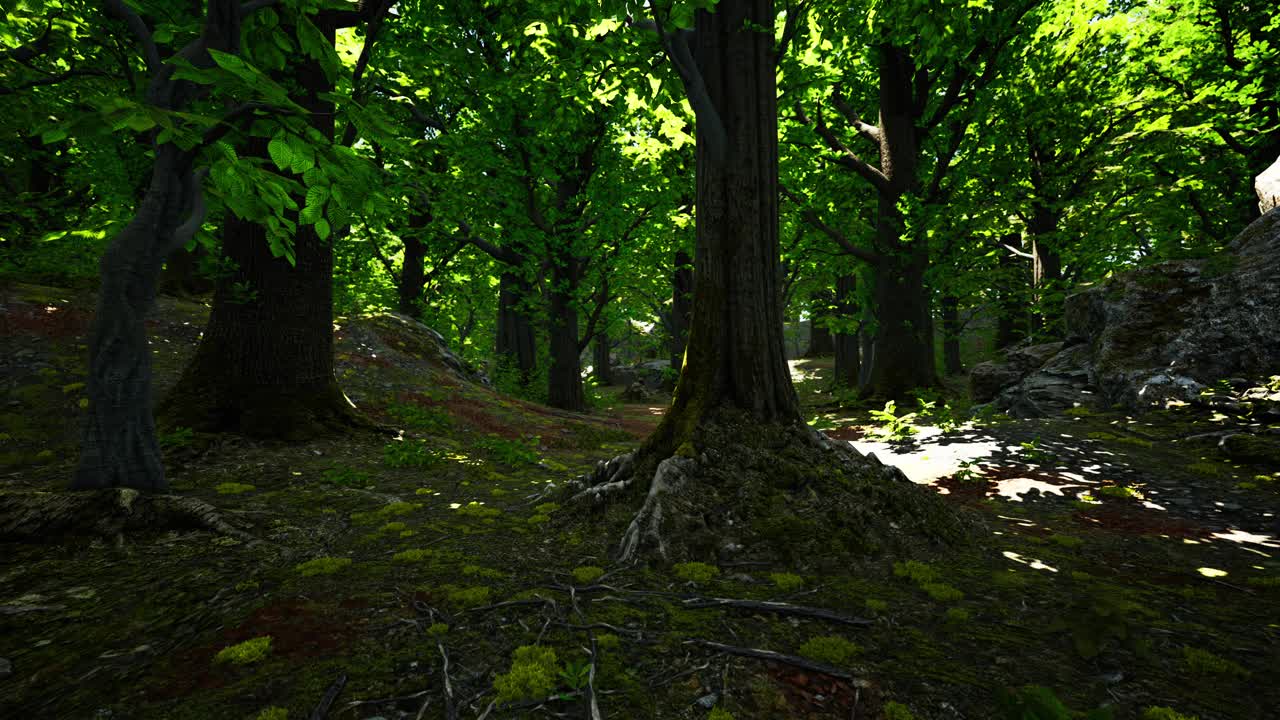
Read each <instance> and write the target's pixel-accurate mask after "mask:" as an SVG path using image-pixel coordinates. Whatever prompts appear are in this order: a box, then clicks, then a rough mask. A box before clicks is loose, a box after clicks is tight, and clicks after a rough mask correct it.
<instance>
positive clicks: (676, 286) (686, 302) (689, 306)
mask: <svg viewBox="0 0 1280 720" xmlns="http://www.w3.org/2000/svg"><path fill="white" fill-rule="evenodd" d="M692 312H693V258H691V257H689V253H687V252H685V251H684V250H677V251H676V257H675V269H674V270H673V271H672V272H671V338H670V341H671V367H672V368H673V369H675V370H679V369H680V366H681V365H683V364H684V348H685V345H686V344H687V343H688V342H689V318H690V315H691V314H692Z"/></svg>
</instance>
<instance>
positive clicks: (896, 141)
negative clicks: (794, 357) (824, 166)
mask: <svg viewBox="0 0 1280 720" xmlns="http://www.w3.org/2000/svg"><path fill="white" fill-rule="evenodd" d="M913 71H914V63H913V62H912V60H911V57H910V55H909V54H908V53H907V52H906V51H905V50H904V49H902V48H899V47H895V46H893V45H889V44H883V45H881V46H880V166H881V171H882V172H883V174H884V176H885V178H886V182H885V183H884V184H883V185H882V186H881V187H880V189H879V193H878V200H879V207H878V211H877V215H876V246H877V249H878V251H879V253H880V256H881V259H880V262H878V263H877V264H876V265H877V266H876V272H875V276H876V277H875V286H874V288H875V291H874V293H873V297H874V299H875V306H876V321H877V322H876V327H877V330H876V338H875V352H874V353H873V354H872V358H871V359H870V361H869V363H870V369H869V370H868V372H867V383H866V385H867V387H866V388H864V392H865V393H866V394H868V395H870V396H873V397H882V398H890V399H904V398H905V397H906V394H907V392H908V391H909V390H911V389H913V388H919V387H930V386H933V385H936V384H937V381H938V380H937V372H936V371H935V369H934V364H933V358H934V352H933V316H932V314H931V313H930V311H929V291H928V288H927V287H926V286H925V282H924V275H925V271H926V270H928V268H929V247H928V243H927V242H926V241H925V240H924V239H923V238H904V237H903V232H904V226H903V221H902V211H901V210H900V209H899V207H898V205H899V202H900V201H901V200H902V198H903V197H904V196H905V195H907V194H908V193H910V192H912V191H913V189H914V188H915V186H916V178H915V169H916V163H917V162H918V158H917V154H918V152H917V150H918V147H917V138H916V132H917V131H916V126H915V122H916V117H915V98H913V97H912V87H913V85H912V75H913ZM863 360H864V363H866V362H868V361H867V359H866V358H864V359H863Z"/></svg>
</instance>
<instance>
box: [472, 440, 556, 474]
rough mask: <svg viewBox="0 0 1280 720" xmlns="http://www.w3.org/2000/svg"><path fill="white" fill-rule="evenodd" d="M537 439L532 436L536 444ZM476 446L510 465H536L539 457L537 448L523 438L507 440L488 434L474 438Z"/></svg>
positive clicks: (495, 458)
mask: <svg viewBox="0 0 1280 720" xmlns="http://www.w3.org/2000/svg"><path fill="white" fill-rule="evenodd" d="M537 440H538V439H537V438H533V443H535V444H536V443H537ZM476 447H478V448H480V449H481V450H484V451H485V452H487V453H488V454H489V455H490V456H492V457H493V459H494V460H497V461H498V462H500V463H502V464H504V465H509V466H511V467H517V466H520V465H537V464H538V462H539V459H540V458H539V455H538V451H537V449H536V448H535V447H531V446H530V445H529V443H528V442H526V441H524V440H508V439H506V438H502V437H498V436H497V435H490V436H488V437H483V438H480V439H478V440H476Z"/></svg>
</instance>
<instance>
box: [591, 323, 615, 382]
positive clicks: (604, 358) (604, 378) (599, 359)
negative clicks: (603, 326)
mask: <svg viewBox="0 0 1280 720" xmlns="http://www.w3.org/2000/svg"><path fill="white" fill-rule="evenodd" d="M591 345H592V350H593V351H594V353H595V355H594V358H593V359H592V362H591V374H592V375H593V376H595V379H596V384H597V385H612V384H613V367H612V365H611V362H612V361H611V360H610V359H609V355H610V350H611V349H612V348H611V347H610V342H609V334H608V333H605V332H598V333H596V336H595V338H594V339H593V340H592V342H591Z"/></svg>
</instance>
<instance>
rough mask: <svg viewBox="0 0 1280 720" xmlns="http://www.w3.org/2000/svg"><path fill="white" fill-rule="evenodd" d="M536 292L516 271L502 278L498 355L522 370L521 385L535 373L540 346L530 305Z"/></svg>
mask: <svg viewBox="0 0 1280 720" xmlns="http://www.w3.org/2000/svg"><path fill="white" fill-rule="evenodd" d="M532 294H533V288H532V287H530V285H529V283H528V282H527V281H526V280H524V278H522V277H520V276H519V275H517V274H516V273H514V272H503V273H502V274H501V275H500V276H499V278H498V329H497V355H498V359H499V362H501V363H502V364H504V365H505V366H506V367H508V368H510V369H511V370H514V371H515V372H517V373H519V380H520V384H521V385H527V384H528V383H529V381H530V379H531V378H532V377H533V370H534V366H535V365H537V362H538V346H537V342H536V340H535V338H534V333H533V322H532V321H531V320H530V319H529V310H528V308H527V307H526V305H527V303H528V300H529V299H530V297H531V295H532Z"/></svg>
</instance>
